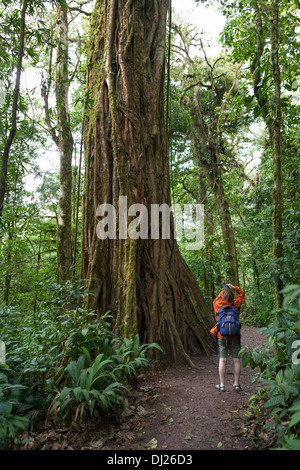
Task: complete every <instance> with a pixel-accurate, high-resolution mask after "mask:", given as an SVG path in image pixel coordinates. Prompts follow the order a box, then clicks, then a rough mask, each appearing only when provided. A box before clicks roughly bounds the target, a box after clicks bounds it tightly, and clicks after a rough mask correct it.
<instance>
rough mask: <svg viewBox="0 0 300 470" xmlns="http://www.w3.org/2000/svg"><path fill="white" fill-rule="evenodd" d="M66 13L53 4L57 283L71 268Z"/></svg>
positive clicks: (70, 189)
mask: <svg viewBox="0 0 300 470" xmlns="http://www.w3.org/2000/svg"><path fill="white" fill-rule="evenodd" d="M68 36H69V35H68V9H67V6H66V5H62V4H61V3H59V2H57V57H56V85H55V86H56V106H57V131H58V134H57V137H58V149H59V154H60V197H59V213H58V225H57V262H58V276H59V279H60V280H66V279H70V278H71V271H70V268H71V266H72V242H71V241H72V155H73V136H72V131H71V126H70V115H69V104H68V103H69V99H68V94H69V74H68V61H69V54H68V40H69V37H68Z"/></svg>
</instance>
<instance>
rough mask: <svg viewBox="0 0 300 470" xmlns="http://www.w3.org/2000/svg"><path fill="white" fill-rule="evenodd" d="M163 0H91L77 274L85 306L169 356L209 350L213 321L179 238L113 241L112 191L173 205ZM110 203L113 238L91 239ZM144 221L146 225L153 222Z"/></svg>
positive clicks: (131, 199)
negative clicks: (89, 103) (84, 288)
mask: <svg viewBox="0 0 300 470" xmlns="http://www.w3.org/2000/svg"><path fill="white" fill-rule="evenodd" d="M168 3H169V2H168V1H166V0H155V1H153V2H148V1H147V2H146V1H142V0H131V1H130V0H129V1H128V0H127V1H125V0H118V1H116V0H110V1H109V0H105V1H104V0H98V2H97V4H96V7H95V11H94V14H93V20H92V26H91V33H92V34H91V40H90V59H89V66H88V90H89V92H90V96H91V97H92V99H93V107H92V109H91V110H90V113H89V116H88V119H87V121H86V140H85V155H86V162H85V168H86V173H85V188H84V195H83V232H82V277H83V278H85V279H89V281H88V287H89V289H90V291H91V292H92V293H93V295H90V296H89V298H88V307H89V308H91V309H93V310H96V311H97V312H99V314H104V313H105V312H106V311H108V310H110V311H111V313H112V316H113V320H112V322H113V328H114V331H115V332H117V333H118V334H120V335H122V336H126V337H129V338H132V337H133V336H134V335H135V334H137V333H138V334H139V336H140V339H141V341H142V342H153V341H155V342H158V343H160V344H161V345H162V346H163V347H164V348H165V350H166V353H167V358H169V359H171V360H173V361H175V362H188V363H190V364H191V359H190V357H189V353H190V352H193V351H196V350H197V351H199V350H202V351H203V350H204V351H206V352H207V353H209V352H211V351H212V350H213V348H214V341H213V337H212V335H211V334H210V333H209V329H210V328H211V326H212V324H213V318H212V316H211V313H210V310H209V309H208V307H207V305H206V303H205V301H204V298H203V296H202V294H201V291H200V290H199V287H198V285H197V283H196V280H195V278H194V277H193V275H192V273H191V271H190V270H189V268H188V266H187V265H186V263H185V261H184V260H183V258H182V256H181V254H180V252H179V248H178V246H177V243H176V240H174V237H173V236H172V235H173V233H174V227H173V223H172V227H171V237H170V239H169V240H168V239H161V238H159V239H158V240H152V239H151V238H150V236H149V237H148V239H142V238H138V239H133V238H130V237H127V239H121V238H120V226H119V220H118V219H119V214H118V207H119V196H127V205H128V207H130V206H131V205H132V204H134V203H139V204H143V205H144V206H146V207H147V209H148V214H149V216H150V214H151V211H150V207H151V205H152V204H163V203H166V204H168V205H170V181H169V162H168V151H167V134H166V126H165V117H164V95H163V87H164V64H165V31H166V15H167V9H168ZM103 203H109V204H112V205H113V206H114V207H115V208H116V210H117V217H116V221H117V227H116V238H115V239H109V238H107V239H105V240H101V239H100V238H98V237H97V234H96V226H97V223H98V220H99V219H98V218H97V217H96V210H97V207H98V206H99V205H100V204H103ZM150 224H151V220H150V222H149V227H150V226H151V225H150Z"/></svg>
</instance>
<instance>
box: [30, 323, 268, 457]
mask: <svg viewBox="0 0 300 470" xmlns="http://www.w3.org/2000/svg"><path fill="white" fill-rule="evenodd" d="M264 342H265V339H264V337H263V336H262V335H261V334H260V333H258V329H257V328H254V327H247V326H243V328H242V346H246V345H247V346H249V348H250V349H253V348H254V347H255V346H259V345H261V344H263V343H264ZM193 361H194V364H195V367H194V368H190V367H184V366H180V367H179V366H177V367H173V366H172V367H169V368H168V369H167V370H166V371H164V372H160V373H153V374H150V375H149V374H147V375H146V376H145V377H144V378H143V379H140V380H139V382H138V386H137V387H136V388H135V389H133V391H132V395H131V399H130V402H127V403H126V406H125V409H124V411H123V414H122V417H121V420H120V422H119V423H111V424H110V425H108V426H107V427H106V428H105V429H103V427H102V428H101V427H99V426H93V427H92V428H89V429H88V428H85V429H80V430H72V431H70V430H69V429H56V430H54V429H53V428H50V427H49V429H48V430H46V429H43V430H41V431H40V432H39V433H34V434H33V433H29V435H27V436H24V437H26V438H28V439H29V442H28V443H27V444H25V446H24V448H25V449H28V450H35V449H39V450H40V449H41V450H59V449H66V450H88V449H91V450H115V451H118V450H149V449H156V450H162V451H163V450H165V451H168V450H181V451H185V450H186V451H191V450H211V449H214V450H216V449H219V450H244V449H249V444H250V448H251V441H250V439H249V436H246V435H245V433H242V434H241V428H242V426H243V419H244V410H245V405H247V403H248V400H249V398H250V397H251V395H253V393H254V392H255V389H256V384H253V383H252V382H251V376H252V375H253V373H254V372H253V371H252V370H251V369H250V368H249V367H246V368H242V375H241V386H242V391H241V392H235V391H233V389H232V383H233V364H232V359H228V362H227V376H226V392H225V393H222V392H219V391H218V390H216V388H215V386H216V384H217V383H218V357H217V356H216V355H213V356H210V357H207V356H205V355H202V356H197V357H193Z"/></svg>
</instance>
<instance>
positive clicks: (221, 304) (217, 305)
mask: <svg viewBox="0 0 300 470" xmlns="http://www.w3.org/2000/svg"><path fill="white" fill-rule="evenodd" d="M234 290H235V292H237V294H238V295H237V297H236V299H235V301H234V302H233V306H234V308H236V309H237V311H238V312H240V308H241V305H242V303H243V302H244V300H245V292H244V291H243V290H242V289H240V288H239V287H238V286H235V287H234ZM221 295H222V291H221V292H220V293H219V295H218V297H216V298H215V300H214V301H213V306H214V310H215V314H216V320H217V321H218V318H219V315H218V312H219V310H220V308H221V307H224V306H225V305H231V304H230V302H228V300H226V299H223V298H222V297H221ZM210 332H211V333H212V334H213V335H214V336H216V334H217V325H215V326H214V327H213V328H212V329H211V330H210ZM218 338H220V339H222V338H223V336H222V335H221V334H220V333H218Z"/></svg>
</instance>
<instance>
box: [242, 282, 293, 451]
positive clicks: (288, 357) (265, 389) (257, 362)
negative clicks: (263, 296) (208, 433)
mask: <svg viewBox="0 0 300 470" xmlns="http://www.w3.org/2000/svg"><path fill="white" fill-rule="evenodd" d="M283 294H284V295H285V297H284V303H283V308H282V310H281V312H279V313H278V314H277V318H276V321H274V322H273V323H272V324H271V325H270V326H269V327H267V328H261V329H260V331H261V332H262V333H264V334H266V335H267V338H268V339H267V344H266V346H264V347H259V348H254V350H253V351H252V352H251V351H249V350H247V349H244V350H243V352H242V364H243V366H244V367H245V366H247V365H249V366H250V367H251V368H252V369H255V368H258V369H259V372H258V373H257V374H256V375H255V376H254V380H259V382H260V384H261V387H260V388H259V389H258V390H257V393H256V394H255V395H253V396H252V397H251V399H250V401H251V405H250V406H251V407H252V408H253V409H256V410H257V409H258V406H257V404H258V403H259V404H261V401H262V398H263V404H262V406H261V408H262V410H264V411H265V412H266V414H267V418H265V419H264V421H265V424H264V426H263V431H264V432H265V433H268V434H269V435H270V434H273V438H274V439H273V440H274V442H275V447H276V448H280V449H291V450H300V442H299V435H300V318H299V313H300V309H299V300H300V286H298V285H290V286H287V287H286V288H285V289H284V290H283ZM258 414H259V415H260V413H258Z"/></svg>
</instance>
